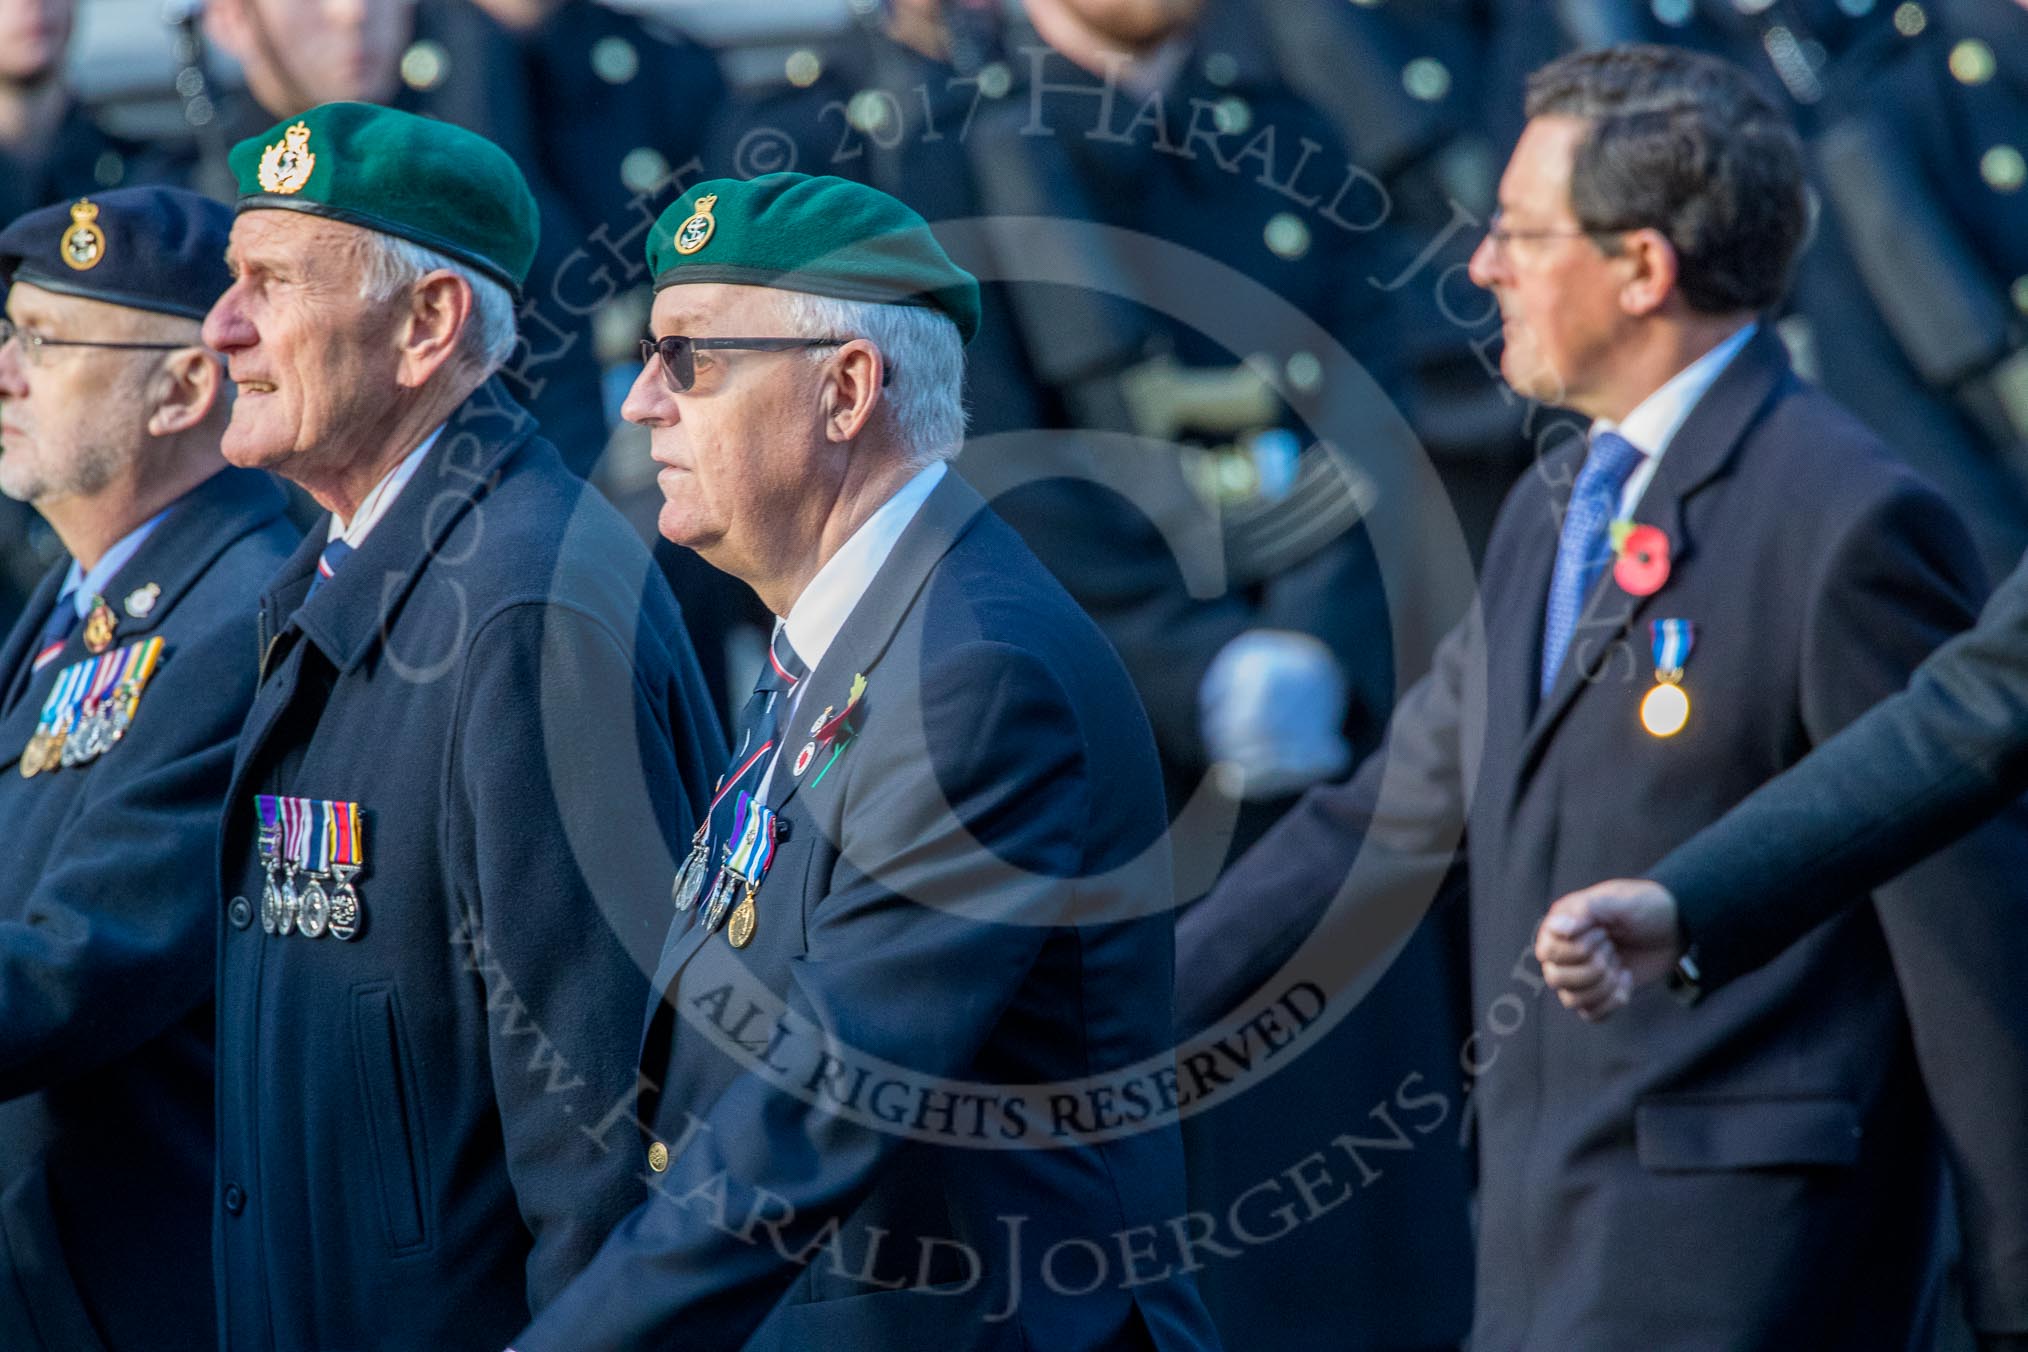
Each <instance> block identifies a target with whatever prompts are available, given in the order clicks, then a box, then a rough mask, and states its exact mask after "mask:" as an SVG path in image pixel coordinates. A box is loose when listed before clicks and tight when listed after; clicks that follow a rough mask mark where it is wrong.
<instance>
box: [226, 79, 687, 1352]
mask: <svg viewBox="0 0 2028 1352" xmlns="http://www.w3.org/2000/svg"><path fill="white" fill-rule="evenodd" d="M230 158H231V162H232V166H233V169H234V172H235V174H236V175H237V176H238V179H239V190H240V193H239V214H238V217H237V219H235V221H234V222H233V227H232V238H231V243H230V247H229V249H228V253H227V256H228V259H229V262H230V265H231V268H232V271H233V273H234V277H235V280H234V282H233V285H232V286H231V288H230V289H229V290H228V291H227V292H226V293H225V295H224V296H222V297H221V298H220V299H219V301H218V304H217V305H216V306H214V307H213V308H212V311H211V313H210V315H209V316H208V317H207V318H206V320H205V336H206V338H207V340H208V341H209V342H210V344H211V346H212V347H213V348H214V349H216V350H217V351H219V352H220V353H222V354H224V356H225V359H226V361H227V364H228V366H229V369H230V374H231V377H232V379H233V381H234V382H235V383H236V385H237V386H238V390H239V394H238V399H237V401H236V402H235V404H234V406H233V414H232V423H231V426H230V427H229V428H228V429H227V431H226V435H225V441H224V449H225V454H226V456H227V458H228V459H230V460H231V461H233V463H235V464H240V465H257V466H261V467H265V468H271V469H273V470H274V471H275V472H276V473H279V474H281V475H283V476H285V477H287V478H289V479H291V480H293V481H295V482H296V483H298V484H300V485H302V487H303V488H304V489H306V490H307V491H308V492H309V493H310V495H311V496H312V497H314V498H315V499H316V500H317V501H318V503H319V504H321V505H322V506H323V507H324V508H325V509H326V510H327V511H328V512H329V513H330V516H329V517H328V519H327V521H326V522H321V523H319V524H318V525H317V526H316V527H315V528H314V529H313V531H312V533H311V537H310V538H309V539H308V540H306V541H304V543H303V547H302V548H301V549H299V550H298V551H297V552H296V554H295V556H294V557H293V558H291V559H290V560H289V561H288V563H287V564H285V565H284V566H283V568H282V570H281V572H280V574H279V575H278V576H277V577H276V578H275V579H274V581H273V582H272V584H271V585H270V586H269V588H268V590H267V591H266V593H265V594H264V595H263V596H262V597H261V601H260V619H259V635H260V641H259V645H258V647H254V648H250V649H249V650H248V660H249V661H250V662H251V661H253V660H255V658H254V654H258V662H259V671H260V688H259V691H258V694H257V695H256V696H255V701H254V708H253V712H252V714H251V715H250V716H249V720H248V723H247V734H246V736H245V737H244V738H243V739H242V740H241V742H240V747H239V761H238V766H237V769H236V771H235V774H234V779H233V784H232V788H231V789H230V791H229V793H228V796H227V807H226V818H225V829H224V832H223V836H222V840H221V846H220V848H221V850H222V860H223V875H222V876H223V877H224V879H225V888H226V892H227V894H228V895H237V896H244V897H246V898H248V899H249V900H250V901H255V902H256V903H257V904H255V905H254V906H253V907H252V908H251V909H250V910H249V909H242V910H239V911H236V912H234V914H233V916H232V917H230V919H231V923H230V925H229V926H228V927H227V928H226V929H225V930H224V931H223V933H224V939H223V944H222V948H221V954H220V964H219V994H218V1005H219V1020H218V1043H219V1045H218V1065H219V1093H218V1129H219V1149H218V1164H219V1177H218V1188H219V1191H218V1212H217V1239H216V1247H215V1252H216V1254H217V1262H218V1264H219V1266H218V1268H217V1274H218V1282H219V1316H220V1321H221V1326H222V1327H221V1335H222V1342H223V1345H224V1346H225V1347H228V1348H232V1349H268V1348H276V1347H280V1348H299V1349H309V1348H320V1349H340V1348H344V1349H355V1348H356V1349H367V1348H373V1349H381V1348H425V1347H427V1348H449V1347H481V1346H488V1345H491V1346H494V1347H497V1346H499V1345H500V1344H502V1343H504V1342H505V1341H506V1340H507V1338H508V1337H509V1336H511V1335H512V1334H513V1332H514V1331H515V1330H516V1329H517V1328H519V1327H520V1326H521V1325H522V1324H524V1323H525V1322H527V1320H528V1319H529V1317H530V1316H531V1315H532V1314H534V1313H535V1312H536V1311H538V1310H540V1309H541V1308H542V1307H543V1306H544V1305H545V1304H546V1303H547V1302H548V1301H549V1300H550V1299H551V1297H553V1296H554V1295H555V1294H556V1292H557V1291H558V1290H560V1289H561V1288H562V1287H563V1285H564V1283H565V1282H566V1281H568V1280H569V1278H570V1277H572V1276H573V1275H575V1273H576V1272H577V1270H578V1269H579V1268H580V1267H581V1266H582V1265H583V1264H584V1263H585V1261H586V1260H588V1259H589V1258H590V1257H591V1254H592V1253H593V1251H594V1250H595V1249H596V1248H597V1245H598V1243H599V1241H600V1240H601V1239H602V1238H603V1237H604V1235H605V1232H606V1231H607V1230H608V1229H609V1228H611V1226H612V1225H613V1224H614V1223H615V1222H616V1221H617V1220H618V1219H619V1218H620V1217H621V1216H622V1215H624V1214H625V1212H626V1211H627V1209H628V1208H629V1207H631V1206H632V1205H633V1204H634V1202H635V1201H636V1200H638V1198H639V1196H640V1192H641V1186H640V1183H639V1181H638V1180H637V1179H636V1178H635V1177H634V1174H635V1173H636V1171H637V1168H638V1159H637V1157H636V1156H634V1155H633V1154H632V1152H627V1151H620V1150H616V1149H611V1148H609V1147H608V1146H607V1145H606V1144H605V1143H604V1142H603V1141H602V1140H600V1139H599V1138H597V1137H595V1136H592V1135H590V1134H588V1133H587V1132H586V1131H585V1130H584V1128H585V1127H586V1126H588V1125H590V1124H592V1123H595V1122H597V1121H599V1120H600V1119H602V1118H603V1117H604V1116H605V1115H606V1114H607V1113H609V1112H610V1111H611V1109H612V1105H613V1104H614V1103H615V1102H621V1101H625V1100H627V1099H628V1097H629V1096H630V1095H631V1094H632V1093H633V1092H634V1089H635V1065H636V1052H637V1049H638V1045H639V1042H638V1039H639V1032H640V1020H641V1010H642V1008H643V1006H644V1004H645V1003H646V997H647V983H646V972H647V971H648V970H649V968H651V967H652V965H653V962H654V957H655V948H654V945H655V942H656V940H657V939H658V938H659V937H660V934H661V931H662V928H663V926H664V925H665V924H666V919H667V915H668V910H667V907H668V901H667V898H668V895H669V879H670V876H671V875H672V874H673V873H674V871H675V863H674V859H675V851H676V849H677V848H679V847H680V846H681V845H682V843H683V842H684V841H686V840H687V839H688V838H689V836H690V832H691V830H692V828H693V827H694V826H695V824H696V810H697V808H698V807H700V806H701V805H702V804H701V795H702V793H703V790H704V782H705V775H706V774H707V772H708V767H709V766H710V765H712V764H713V763H715V762H716V761H717V760H718V758H719V757H720V755H721V754H722V751H723V737H722V734H721V733H720V731H719V728H718V724H717V721H716V716H715V714H714V713H713V712H712V710H711V706H710V704H709V701H708V697H707V696H706V694H705V692H704V687H703V678H702V677H701V675H700V674H699V672H698V669H697V662H696V658H695V657H694V656H693V655H692V653H691V651H690V645H689V643H688V641H687V640H686V639H685V637H684V633H683V620H682V615H681V613H680V612H679V611H678V609H677V606H676V602H675V599H674V598H673V597H672V596H671V595H670V592H669V589H668V587H667V585H666V584H665V583H664V582H663V581H662V579H661V576H660V574H659V573H658V572H656V571H655V570H654V567H653V564H652V563H651V561H650V559H649V557H648V553H647V551H646V550H645V549H644V548H643V547H642V546H641V543H640V540H639V538H638V537H637V536H636V535H635V533H634V532H633V530H632V528H631V527H629V526H628V525H627V523H626V522H625V521H624V520H623V519H622V518H621V517H620V516H619V514H618V513H617V512H615V511H614V510H613V509H612V508H611V507H610V506H609V505H608V504H607V503H606V502H605V500H604V499H603V498H601V497H599V496H598V494H597V493H596V492H594V491H593V490H592V489H590V488H589V487H588V486H587V485H586V484H585V482H584V481H583V480H582V479H580V478H578V477H577V476H576V475H574V474H572V473H570V472H569V470H568V469H567V468H566V467H565V465H564V463H563V460H562V459H561V457H560V456H559V455H558V453H557V451H556V449H555V447H554V446H552V445H551V444H550V443H549V442H548V441H546V440H544V439H543V438H541V437H540V436H537V435H535V434H534V433H533V432H532V430H531V420H530V419H529V418H527V417H526V416H525V415H524V414H523V413H522V411H521V410H520V409H519V408H517V407H516V406H515V404H514V402H513V401H512V399H511V398H509V396H508V394H507V393H506V391H505V389H504V388H503V386H502V385H501V383H500V381H499V379H498V378H497V376H496V372H497V371H498V369H499V367H500V364H501V362H502V361H503V360H504V359H505V357H506V355H507V353H508V351H509V350H510V349H511V348H512V346H513V343H514V334H515V329H514V308H513V305H512V303H511V300H510V296H511V293H512V290H513V288H515V287H518V286H520V285H521V284H523V283H524V282H525V280H526V279H527V276H528V269H529V266H530V260H531V259H532V258H533V256H534V253H535V246H536V242H537V241H536V210H535V203H534V200H533V198H532V197H531V196H530V195H529V192H528V188H527V185H526V183H525V182H524V181H523V179H522V177H521V174H520V171H519V169H518V168H516V166H515V164H514V162H513V160H512V159H511V158H510V157H509V156H508V155H507V154H506V153H505V152H503V151H502V150H501V149H500V148H499V147H498V146H496V145H494V144H493V143H492V142H490V141H487V140H485V139H484V138H483V137H480V136H478V135H476V134H474V133H472V132H469V131H464V130H462V129H460V128H457V127H454V126H451V125H450V124H448V123H443V122H436V121H432V120H430V119H427V118H422V117H417V116H415V115H413V114H410V113H404V112H399V111H396V110H394V109H390V108H380V107H375V106H372V105H368V104H362V103H334V104H325V105H322V106H320V107H316V108H312V109H309V110H308V111H307V112H305V113H303V114H302V115H301V116H300V117H290V118H287V119H285V120H284V121H282V122H280V123H278V124H277V125H276V126H274V127H273V128H272V129H271V130H269V131H267V132H264V133H262V134H260V135H258V136H255V137H253V138H251V139H249V140H247V141H244V142H242V143H240V144H239V145H238V146H237V147H235V148H234V150H233V151H232V153H231V157H230Z"/></svg>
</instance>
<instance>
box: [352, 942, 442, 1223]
mask: <svg viewBox="0 0 2028 1352" xmlns="http://www.w3.org/2000/svg"><path fill="white" fill-rule="evenodd" d="M352 1053H353V1064H354V1065H355V1066H356V1068H357V1070H358V1073H359V1104H360V1107H361V1109H362V1110H363V1112H364V1115H365V1118H366V1132H367V1135H368V1136H369V1137H370V1138H371V1142H372V1150H373V1162H374V1177H375V1179H376V1180H377V1182H378V1185H379V1186H378V1191H379V1200H380V1218H381V1225H382V1227H383V1229H384V1232H385V1234H386V1236H387V1243H388V1247H390V1248H391V1249H393V1250H394V1251H395V1252H396V1253H398V1254H399V1253H405V1252H411V1251H414V1250H418V1249H422V1248H425V1247H427V1246H428V1243H429V1231H428V1227H427V1226H426V1225H425V1223H424V1218H425V1215H426V1211H427V1209H426V1208H425V1206H424V1204H423V1179H424V1171H423V1169H422V1168H421V1164H420V1161H421V1158H422V1153H423V1151H422V1144H423V1138H422V1119H421V1116H420V1104H419V1102H418V1099H417V1095H416V1087H415V1084H414V1082H413V1081H412V1080H411V1079H410V1077H409V1072H408V1066H409V1064H410V1059H409V1057H408V1055H407V1046H406V1039H405V1038H404V1036H403V1034H402V1025H401V1004H400V1002H399V1001H398V1000H396V999H395V993H394V987H393V986H392V985H391V984H388V983H386V982H376V983H374V984H371V985H366V986H358V987H355V988H354V989H353V992H352Z"/></svg>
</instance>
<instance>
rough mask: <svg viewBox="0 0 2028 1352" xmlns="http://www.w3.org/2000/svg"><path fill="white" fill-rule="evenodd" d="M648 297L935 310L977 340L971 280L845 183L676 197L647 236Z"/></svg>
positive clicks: (902, 216) (927, 235) (709, 190)
mask: <svg viewBox="0 0 2028 1352" xmlns="http://www.w3.org/2000/svg"><path fill="white" fill-rule="evenodd" d="M648 268H649V270H650V271H651V272H652V273H653V274H654V277H655V289H656V290H657V291H660V290H662V289H663V288H664V287H670V286H681V285H683V284H684V283H688V282H733V283H737V284H740V285H745V286H772V287H780V288H782V289H784V290H789V291H804V292H808V293H810V294H813V295H818V296H836V297H839V298H841V299H844V300H858V301H873V302H877V303H881V304H887V305H921V306H925V307H928V308H931V309H936V310H941V311H943V312H944V313H945V314H946V315H948V316H950V318H951V320H952V322H953V323H955V324H956V325H957V326H958V334H959V336H960V337H961V338H963V339H964V341H966V342H968V343H969V342H970V341H971V340H972V335H973V334H975V333H977V332H978V331H979V282H978V279H977V278H975V277H974V276H972V274H971V273H969V272H966V271H965V270H964V269H963V268H961V267H959V266H958V265H957V264H956V263H953V262H952V261H951V258H950V255H949V254H947V253H945V252H944V247H943V245H941V244H939V243H938V242H937V238H936V236H935V235H934V234H932V233H931V232H930V228H929V225H928V223H927V222H925V221H924V220H923V218H922V217H921V216H918V215H917V214H916V213H915V212H914V211H913V210H911V209H910V208H909V207H907V206H905V205H903V204H902V203H901V202H900V201H898V200H897V199H895V198H893V197H890V196H889V195H888V194H886V193H884V192H881V191H880V190H879V189H878V188H869V187H867V186H866V185H865V184H863V183H854V182H853V181H851V180H850V179H844V178H830V177H824V178H816V177H812V176H811V175H809V174H763V175H761V176H760V177H758V178H751V179H733V178H720V179H712V180H711V181H709V182H706V183H700V184H698V185H697V186H696V187H694V188H692V189H690V190H689V191H688V192H686V193H684V194H683V196H682V197H680V198H678V199H677V200H676V202H675V203H674V204H673V205H672V206H670V207H669V209H668V210H666V211H664V212H663V213H662V215H661V217H660V218H659V219H657V220H656V222H655V225H654V227H653V228H652V229H651V230H649V232H648Z"/></svg>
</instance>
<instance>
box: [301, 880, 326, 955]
mask: <svg viewBox="0 0 2028 1352" xmlns="http://www.w3.org/2000/svg"><path fill="white" fill-rule="evenodd" d="M297 901H298V904H299V905H300V906H301V908H302V909H301V911H300V912H299V913H298V914H297V916H296V928H298V929H300V930H302V931H303V937H304V938H305V939H321V938H323V937H324V927H325V926H326V925H328V924H329V923H330V922H331V898H330V897H328V896H327V895H325V893H324V888H323V885H322V884H321V883H319V882H318V881H317V877H316V875H315V874H312V875H311V876H310V885H309V886H308V887H306V888H304V889H303V895H302V896H301V897H299V898H298V899H297Z"/></svg>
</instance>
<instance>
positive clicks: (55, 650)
mask: <svg viewBox="0 0 2028 1352" xmlns="http://www.w3.org/2000/svg"><path fill="white" fill-rule="evenodd" d="M76 595H77V593H76V592H75V591H67V592H65V593H64V594H63V595H61V596H59V597H57V598H56V607H55V609H53V610H51V611H50V612H49V619H48V620H47V621H45V622H44V623H43V626H42V633H41V635H40V636H38V637H37V638H36V640H35V661H34V662H33V663H32V664H31V666H32V669H33V670H35V671H41V670H42V669H43V668H44V667H46V666H48V665H49V664H50V663H51V662H54V661H55V660H56V659H57V658H59V657H61V656H62V655H63V650H64V648H65V646H66V645H68V644H69V642H70V636H71V634H72V633H73V632H74V631H75V630H76V629H77V606H76V604H75V603H74V602H73V601H72V599H71V598H72V597H74V596H76Z"/></svg>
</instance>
